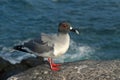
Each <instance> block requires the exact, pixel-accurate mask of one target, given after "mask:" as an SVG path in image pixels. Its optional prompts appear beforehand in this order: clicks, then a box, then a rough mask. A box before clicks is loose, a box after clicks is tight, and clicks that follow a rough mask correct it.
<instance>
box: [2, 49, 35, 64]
mask: <svg viewBox="0 0 120 80" xmlns="http://www.w3.org/2000/svg"><path fill="white" fill-rule="evenodd" d="M0 56H1V57H2V58H3V59H5V60H7V61H9V62H10V63H12V64H16V63H20V62H21V60H23V59H26V58H29V57H36V56H35V55H34V54H29V53H24V52H20V51H15V50H13V49H12V48H7V47H3V48H2V50H1V52H0Z"/></svg>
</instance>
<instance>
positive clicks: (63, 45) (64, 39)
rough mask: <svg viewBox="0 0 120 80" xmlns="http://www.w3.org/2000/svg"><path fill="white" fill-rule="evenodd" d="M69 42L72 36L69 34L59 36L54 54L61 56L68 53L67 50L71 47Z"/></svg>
mask: <svg viewBox="0 0 120 80" xmlns="http://www.w3.org/2000/svg"><path fill="white" fill-rule="evenodd" d="M69 44H70V37H69V35H68V34H66V35H64V36H63V35H61V36H59V38H58V39H57V41H56V42H55V44H54V55H55V56H60V55H62V54H64V53H66V51H67V50H68V48H69Z"/></svg>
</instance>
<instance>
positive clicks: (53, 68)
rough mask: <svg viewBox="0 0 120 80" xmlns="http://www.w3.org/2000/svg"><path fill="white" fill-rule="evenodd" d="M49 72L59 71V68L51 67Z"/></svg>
mask: <svg viewBox="0 0 120 80" xmlns="http://www.w3.org/2000/svg"><path fill="white" fill-rule="evenodd" d="M51 70H53V71H59V70H60V68H58V67H51Z"/></svg>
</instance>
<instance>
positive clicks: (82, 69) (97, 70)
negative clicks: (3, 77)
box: [7, 60, 120, 80]
mask: <svg viewBox="0 0 120 80" xmlns="http://www.w3.org/2000/svg"><path fill="white" fill-rule="evenodd" d="M26 79H27V80H120V61H119V60H112V61H79V62H74V63H64V64H63V65H62V66H61V70H60V71H51V70H50V68H49V65H48V64H42V65H39V66H37V67H34V68H31V69H29V70H27V71H25V72H22V73H20V74H17V75H14V76H11V77H9V78H8V79H7V80H26Z"/></svg>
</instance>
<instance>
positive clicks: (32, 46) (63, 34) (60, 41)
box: [14, 21, 79, 71]
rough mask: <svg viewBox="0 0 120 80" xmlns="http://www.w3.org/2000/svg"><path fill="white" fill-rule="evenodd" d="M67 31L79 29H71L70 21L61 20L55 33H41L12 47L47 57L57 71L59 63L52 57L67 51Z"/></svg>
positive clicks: (68, 38) (68, 41)
mask: <svg viewBox="0 0 120 80" xmlns="http://www.w3.org/2000/svg"><path fill="white" fill-rule="evenodd" d="M69 32H75V33H77V34H79V31H78V30H77V29H73V27H72V26H71V24H70V23H68V22H65V21H63V22H60V23H59V25H58V32H57V33H56V34H45V33H41V36H40V37H39V38H35V39H32V40H29V41H27V42H24V43H23V44H22V45H16V46H14V49H15V50H18V51H23V52H27V53H31V54H35V55H37V56H41V57H44V58H48V62H49V65H50V68H51V70H53V71H58V70H60V68H59V66H60V64H55V63H54V61H53V60H52V59H54V58H57V57H58V56H61V55H63V54H65V53H66V52H67V50H68V48H69V45H70V36H69Z"/></svg>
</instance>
